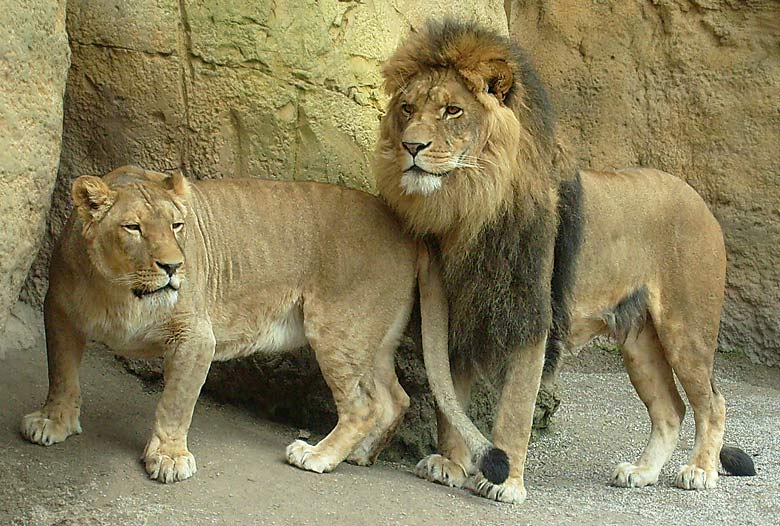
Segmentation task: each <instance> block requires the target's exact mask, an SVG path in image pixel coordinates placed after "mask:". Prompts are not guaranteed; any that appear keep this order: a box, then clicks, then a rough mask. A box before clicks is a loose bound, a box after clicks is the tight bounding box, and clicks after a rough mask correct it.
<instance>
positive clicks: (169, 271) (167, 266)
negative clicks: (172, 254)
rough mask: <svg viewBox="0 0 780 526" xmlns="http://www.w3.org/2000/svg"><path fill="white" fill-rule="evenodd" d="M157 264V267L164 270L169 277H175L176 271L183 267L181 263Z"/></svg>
mask: <svg viewBox="0 0 780 526" xmlns="http://www.w3.org/2000/svg"><path fill="white" fill-rule="evenodd" d="M155 263H157V266H158V267H160V268H161V269H163V270H164V271H165V273H166V274H168V275H169V276H173V273H174V272H176V269H177V268H179V267H180V266H181V261H179V262H178V263H161V262H159V261H155Z"/></svg>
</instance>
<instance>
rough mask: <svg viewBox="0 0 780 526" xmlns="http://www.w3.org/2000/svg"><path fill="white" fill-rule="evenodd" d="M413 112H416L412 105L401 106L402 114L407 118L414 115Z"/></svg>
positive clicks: (404, 104)
mask: <svg viewBox="0 0 780 526" xmlns="http://www.w3.org/2000/svg"><path fill="white" fill-rule="evenodd" d="M412 111H414V108H412V106H411V104H406V103H403V104H401V112H402V113H403V114H404V115H406V116H407V117H408V116H409V115H411V114H412Z"/></svg>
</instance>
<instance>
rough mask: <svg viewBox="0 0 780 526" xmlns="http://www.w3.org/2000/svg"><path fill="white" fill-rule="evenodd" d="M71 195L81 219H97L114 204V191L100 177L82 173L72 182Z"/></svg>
mask: <svg viewBox="0 0 780 526" xmlns="http://www.w3.org/2000/svg"><path fill="white" fill-rule="evenodd" d="M71 197H72V198H73V202H74V203H75V205H76V209H77V210H78V213H79V216H81V218H82V219H83V220H85V221H99V220H100V219H101V218H102V217H103V216H104V215H105V214H106V212H108V209H109V208H111V206H112V205H113V204H114V201H115V200H116V192H115V191H113V190H111V189H110V188H109V187H108V185H107V184H106V183H105V182H103V180H102V179H101V178H100V177H93V176H91V175H82V176H81V177H79V178H78V179H76V180H75V181H74V182H73V188H72V190H71Z"/></svg>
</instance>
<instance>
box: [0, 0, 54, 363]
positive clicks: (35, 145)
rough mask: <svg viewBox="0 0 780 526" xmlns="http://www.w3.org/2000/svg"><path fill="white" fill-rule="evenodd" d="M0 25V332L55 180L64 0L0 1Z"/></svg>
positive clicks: (39, 234)
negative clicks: (1, 36)
mask: <svg viewBox="0 0 780 526" xmlns="http://www.w3.org/2000/svg"><path fill="white" fill-rule="evenodd" d="M0 27H2V28H3V38H2V39H1V40H0V74H2V81H1V82H0V196H2V197H1V198H0V219H1V220H2V224H3V228H2V230H0V333H2V331H3V328H4V327H5V325H6V320H7V318H8V315H9V312H10V308H11V306H12V305H14V304H15V303H16V301H17V298H18V297H19V291H20V289H21V287H22V284H23V283H24V279H25V276H27V272H28V271H29V270H30V265H31V264H32V262H33V259H34V258H35V254H36V253H37V252H38V248H39V246H40V242H41V238H42V236H43V233H44V225H45V224H46V214H47V213H48V211H49V204H50V202H51V191H52V188H53V186H54V181H55V178H56V175H57V163H58V161H59V157H60V139H61V134H62V93H63V90H64V89H65V77H66V75H67V72H68V65H69V57H70V51H69V49H68V39H67V35H66V33H65V0H58V1H53V0H31V1H28V2H25V3H24V5H19V4H16V3H15V2H7V1H3V2H0ZM0 347H2V346H0ZM0 353H2V351H0Z"/></svg>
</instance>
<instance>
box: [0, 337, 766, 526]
mask: <svg viewBox="0 0 780 526" xmlns="http://www.w3.org/2000/svg"><path fill="white" fill-rule="evenodd" d="M22 332H23V331H22ZM3 347H5V349H6V357H5V359H4V360H3V361H0V407H1V408H2V410H1V411H0V525H3V526H4V525H24V526H28V525H29V526H44V525H45V526H49V525H57V526H75V525H79V526H93V525H101V526H102V525H112V526H113V525H147V524H148V525H156V524H168V525H171V526H178V525H202V524H203V525H205V524H225V525H234V524H241V525H244V524H278V525H287V524H290V525H292V524H295V525H305V524H328V525H331V524H339V525H341V524H343V525H363V524H371V525H407V524H408V525H412V524H430V525H438V524H446V525H448V526H454V525H460V524H470V525H472V524H495V525H504V524H506V525H510V524H511V525H513V526H517V525H526V524H528V525H536V524H539V525H545V526H554V525H570V524H577V525H593V526H596V525H599V526H601V525H657V524H686V526H691V525H698V524H701V525H712V524H729V525H731V526H733V525H743V524H756V525H759V524H760V525H772V524H777V525H780V436H779V435H778V429H780V369H768V368H764V367H759V366H755V365H752V364H750V363H749V362H748V361H747V360H746V359H744V358H742V357H738V356H729V355H719V357H718V366H717V378H718V382H719V386H720V387H721V390H722V391H723V393H724V395H725V396H726V399H727V402H728V405H729V408H728V416H729V420H728V424H727V433H726V441H727V443H731V444H739V445H740V446H742V447H743V448H744V449H745V450H746V451H748V452H749V453H751V454H752V455H754V457H755V462H756V466H757V469H758V476H756V477H752V478H737V477H722V478H721V479H720V482H719V487H718V489H716V490H712V491H706V492H686V491H682V490H678V489H676V488H674V487H673V485H672V482H673V479H674V475H675V473H676V469H677V467H678V466H679V465H681V464H682V463H683V462H684V460H685V452H686V451H688V450H689V448H690V447H691V444H692V441H693V439H692V434H693V433H692V431H693V430H692V427H693V425H692V418H691V416H690V415H689V416H687V417H686V421H685V424H684V432H683V436H682V438H681V440H680V447H679V448H678V452H677V453H676V455H675V457H674V459H673V461H672V462H671V463H670V466H668V467H667V469H666V470H665V471H664V473H663V475H662V478H661V480H660V481H659V484H658V485H657V486H655V487H651V488H645V489H642V490H627V489H618V488H612V487H609V486H608V485H607V484H606V481H607V480H608V477H609V474H610V472H611V470H612V467H613V466H614V465H615V464H616V463H618V462H622V461H626V460H631V459H634V458H635V457H636V456H637V455H638V454H639V452H640V451H641V448H642V446H643V445H644V441H645V438H646V433H647V432H648V420H647V416H646V414H645V411H644V407H643V406H642V404H641V402H640V401H639V399H638V398H637V397H636V395H635V394H634V392H633V389H632V388H631V386H630V384H629V382H628V378H627V376H626V374H625V373H624V372H623V370H622V367H621V366H620V362H619V358H618V356H616V355H615V354H614V353H610V352H608V351H604V350H594V351H591V352H588V353H584V354H581V355H580V356H579V357H576V358H574V357H569V358H567V368H566V370H565V371H564V374H563V376H562V382H563V394H564V397H565V400H564V403H563V405H562V407H561V410H560V412H559V413H558V415H557V416H556V424H555V427H554V429H552V430H551V431H550V432H549V433H546V434H544V435H542V436H539V437H538V438H537V439H536V441H535V442H534V443H533V445H532V448H531V451H530V454H529V460H528V466H527V478H526V487H527V488H528V500H527V501H526V503H525V504H523V505H521V506H510V505H504V504H497V503H493V502H489V501H486V500H483V499H480V498H477V497H474V496H472V495H470V494H469V493H468V492H466V491H461V490H454V489H449V488H444V487H442V486H437V485H434V484H431V483H428V482H425V481H422V480H420V479H417V478H415V477H414V475H413V474H412V473H411V470H410V467H408V466H400V465H392V464H387V463H381V462H380V463H379V464H378V465H376V466H374V467H371V468H359V467H354V466H350V465H342V466H340V467H339V468H338V469H337V470H336V471H335V472H334V473H331V474H326V475H316V474H313V473H307V472H303V471H300V470H297V469H295V468H292V467H290V466H288V465H287V464H285V462H284V459H283V452H284V448H285V446H286V445H287V444H288V443H289V442H291V441H292V440H293V439H295V438H296V435H297V433H298V430H297V429H291V428H288V427H284V426H280V425H276V424H271V423H268V422H266V421H261V420H257V419H256V418H254V417H252V416H251V414H250V413H249V412H248V411H246V410H243V409H240V408H236V407H232V406H226V405H221V404H218V403H216V402H214V401H212V400H209V399H208V398H205V397H204V398H202V399H201V401H200V402H199V404H198V407H197V409H196V413H195V418H194V421H193V425H192V430H191V433H190V448H191V450H192V451H193V453H194V454H195V456H196V458H197V461H198V473H197V475H196V476H195V477H194V478H193V479H190V480H188V481H185V482H181V483H177V484H174V485H167V486H166V485H162V484H159V483H157V482H154V481H150V480H148V479H147V478H146V476H145V473H144V471H143V468H142V466H141V464H140V463H139V461H138V457H139V455H140V454H141V451H142V450H143V447H144V443H145V440H146V438H147V432H148V431H149V429H150V426H151V418H152V415H153V412H154V406H155V403H156V401H157V398H158V395H159V393H157V392H154V390H149V389H148V388H145V387H144V386H143V384H142V383H141V382H140V381H139V380H138V379H137V378H135V377H133V376H131V375H130V374H128V373H126V372H125V371H124V370H123V368H122V367H121V365H119V363H118V362H117V361H116V360H115V359H114V358H112V357H110V356H106V355H98V354H95V353H93V354H91V355H88V356H87V358H86V360H85V363H84V366H83V368H82V385H83V390H84V407H83V413H82V425H83V428H84V433H83V434H82V435H79V436H75V437H71V438H69V439H68V440H67V441H65V442H64V443H62V444H57V445H55V446H51V447H48V448H44V447H41V446H36V445H32V444H28V443H26V442H25V441H23V440H22V438H21V437H20V435H19V432H18V425H19V420H20V418H21V416H22V415H23V414H25V413H26V412H29V411H31V410H33V409H35V408H37V407H38V405H39V404H40V403H41V402H42V401H43V399H44V397H45V393H46V359H45V354H44V350H43V345H42V343H41V341H40V338H39V337H38V336H37V335H36V334H32V333H31V334H19V333H15V334H13V335H11V336H9V337H6V338H5V339H4V341H3ZM25 347H33V348H32V349H28V350H23V348H25ZM258 388H261V387H260V386H259V387H258Z"/></svg>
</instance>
